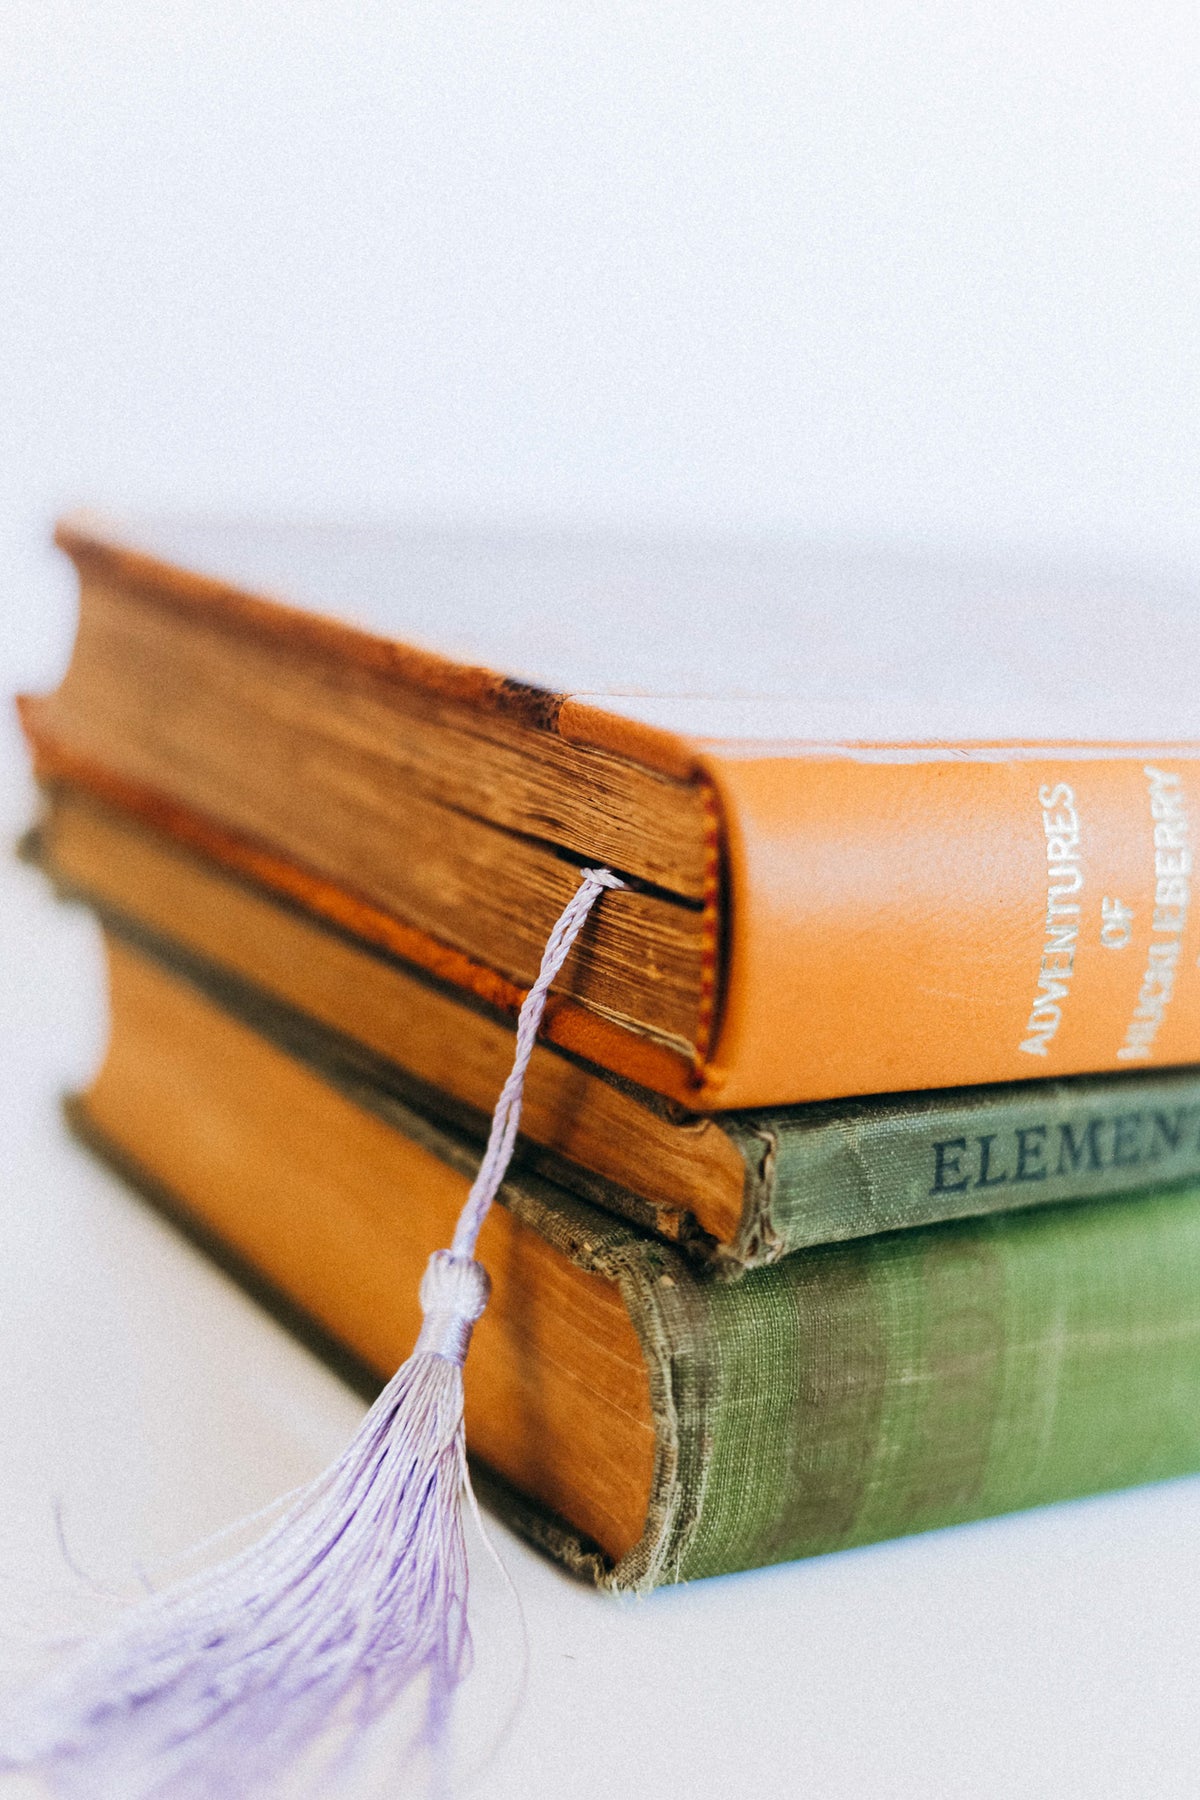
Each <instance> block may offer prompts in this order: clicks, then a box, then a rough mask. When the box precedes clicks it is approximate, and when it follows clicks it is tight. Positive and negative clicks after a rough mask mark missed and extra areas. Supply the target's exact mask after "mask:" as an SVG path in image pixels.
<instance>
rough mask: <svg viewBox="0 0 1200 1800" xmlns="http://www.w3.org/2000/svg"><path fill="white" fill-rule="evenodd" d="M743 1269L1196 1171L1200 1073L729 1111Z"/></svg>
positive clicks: (735, 1257) (1199, 1169) (737, 1261)
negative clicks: (814, 1248)
mask: <svg viewBox="0 0 1200 1800" xmlns="http://www.w3.org/2000/svg"><path fill="white" fill-rule="evenodd" d="M724 1124H725V1128H726V1129H727V1130H728V1132H729V1133H730V1135H731V1136H732V1137H733V1138H734V1139H735V1141H736V1142H737V1144H738V1147H739V1149H740V1150H741V1153H742V1157H743V1160H744V1162H745V1167H746V1187H745V1204H744V1209H743V1216H742V1223H741V1229H740V1231H739V1233H738V1236H737V1238H736V1239H735V1240H734V1242H733V1243H732V1244H731V1245H730V1246H729V1247H728V1250H727V1251H726V1253H725V1260H726V1261H727V1262H729V1263H732V1264H733V1265H735V1266H738V1267H754V1266H756V1265H759V1264H763V1263H767V1262H773V1261H776V1260H777V1259H778V1258H779V1257H781V1256H786V1255H788V1254H789V1253H790V1252H791V1251H793V1250H800V1249H804V1248H807V1247H808V1246H810V1245H814V1244H825V1243H837V1242H840V1241H842V1240H845V1239H848V1238H855V1237H867V1236H872V1235H874V1234H875V1233H877V1232H881V1231H896V1230H901V1229H907V1228H909V1227H912V1226H915V1225H930V1224H934V1223H937V1222H938V1221H940V1220H943V1219H956V1218H969V1217H974V1216H977V1215H979V1214H983V1213H991V1212H1000V1211H1009V1210H1012V1209H1014V1208H1023V1207H1027V1206H1033V1205H1047V1204H1054V1203H1056V1202H1059V1201H1064V1200H1082V1199H1094V1198H1097V1197H1098V1196H1100V1195H1105V1194H1122V1193H1126V1194H1127V1193H1132V1192H1135V1191H1137V1190H1138V1189H1139V1188H1143V1187H1163V1186H1166V1185H1167V1184H1168V1183H1171V1182H1183V1181H1196V1180H1200V1073H1198V1072H1197V1071H1196V1070H1195V1069H1193V1068H1185V1069H1177V1070H1168V1071H1166V1072H1163V1073H1156V1074H1153V1075H1115V1076H1114V1075H1098V1076H1078V1077H1075V1078H1074V1079H1072V1080H1069V1081H1030V1082H1014V1083H1011V1084H1008V1085H1004V1086H995V1087H982V1088H959V1089H955V1090H952V1091H949V1092H940V1093H927V1094H899V1095H891V1096H887V1097H884V1098H881V1099H871V1100H851V1101H842V1102H839V1103H837V1104H827V1105H821V1106H807V1107H793V1108H790V1109H787V1110H782V1111H778V1112H775V1113H760V1114H730V1115H727V1116H726V1118H725V1120H724Z"/></svg>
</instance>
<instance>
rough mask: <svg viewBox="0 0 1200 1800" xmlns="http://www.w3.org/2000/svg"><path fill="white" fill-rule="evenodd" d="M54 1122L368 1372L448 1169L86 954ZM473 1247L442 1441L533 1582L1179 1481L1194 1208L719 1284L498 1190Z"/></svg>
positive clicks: (141, 970) (276, 1028)
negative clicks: (537, 1545)
mask: <svg viewBox="0 0 1200 1800" xmlns="http://www.w3.org/2000/svg"><path fill="white" fill-rule="evenodd" d="M109 950H110V971H111V984H112V996H113V1020H114V1024H113V1036H112V1042H111V1045H110V1048H109V1052H108V1055H107V1058H106V1060H105V1063H104V1066H103V1068H102V1069H101V1071H100V1073H99V1075H98V1076H97V1078H96V1080H95V1082H94V1083H93V1085H92V1087H91V1089H90V1090H89V1092H88V1094H87V1095H86V1096H84V1098H83V1100H82V1101H81V1103H80V1106H79V1109H78V1117H79V1119H80V1121H81V1124H82V1127H83V1129H84V1130H85V1131H86V1132H87V1133H88V1134H89V1135H90V1136H91V1137H92V1138H93V1139H94V1140H96V1141H98V1142H99V1143H101V1144H102V1145H103V1146H105V1147H106V1148H107V1149H108V1151H109V1153H110V1154H112V1155H114V1156H116V1157H117V1158H118V1159H119V1160H120V1161H122V1162H123V1163H124V1165H125V1166H127V1167H129V1168H131V1169H132V1170H134V1171H135V1172H136V1173H137V1176H138V1179H139V1180H140V1181H141V1182H142V1183H143V1185H144V1186H147V1187H149V1188H151V1189H152V1190H154V1191H155V1192H157V1193H158V1194H159V1195H161V1196H166V1197H167V1199H168V1202H169V1204H170V1205H171V1206H172V1207H174V1208H176V1209H178V1210H180V1211H182V1212H183V1214H185V1215H186V1216H187V1217H188V1218H190V1219H191V1220H193V1221H197V1222H198V1223H199V1227H200V1228H201V1229H202V1230H203V1231H204V1232H205V1233H207V1234H209V1235H210V1236H212V1237H215V1238H216V1239H217V1240H219V1241H220V1242H221V1243H222V1244H223V1245H225V1246H228V1247H230V1248H231V1250H232V1253H233V1254H234V1256H235V1257H236V1258H238V1259H239V1260H240V1261H241V1262H242V1263H245V1264H249V1265H250V1266H252V1267H253V1268H254V1269H255V1270H256V1271H258V1272H259V1274H260V1275H262V1276H265V1278H266V1280H267V1281H268V1282H269V1283H270V1284H272V1286H273V1287H274V1288H275V1289H276V1290H280V1291H282V1292H283V1293H284V1294H285V1295H286V1296H287V1297H288V1299H289V1301H290V1302H291V1303H294V1304H295V1305H296V1306H298V1307H299V1308H300V1309H301V1310H302V1312H303V1313H304V1314H305V1315H306V1316H310V1317H313V1318H315V1319H316V1320H318V1321H319V1322H320V1324H321V1325H322V1326H323V1327H324V1328H325V1329H326V1330H327V1331H329V1332H331V1333H332V1334H333V1335H334V1336H335V1337H336V1338H337V1339H338V1340H339V1341H340V1342H342V1343H344V1344H347V1345H348V1346H349V1348H350V1350H351V1351H352V1352H353V1353H354V1355H355V1356H357V1357H359V1358H360V1359H361V1360H362V1361H363V1362H365V1363H366V1364H368V1365H369V1366H370V1367H371V1368H373V1369H375V1370H377V1371H378V1372H379V1373H380V1374H386V1373H388V1372H390V1370H391V1368H392V1367H393V1366H394V1364H395V1363H396V1362H397V1361H399V1360H400V1358H401V1357H402V1356H403V1355H404V1354H405V1353H406V1351H407V1348H408V1344H409V1342H410V1341H411V1335H412V1330H413V1325H414V1317H415V1300H414V1294H415V1287H416V1282H415V1279H414V1276H415V1275H416V1273H417V1272H418V1271H419V1270H420V1268H421V1266H422V1264H423V1261H424V1258H425V1256H426V1254H427V1251H428V1247H429V1245H431V1244H436V1243H437V1242H439V1241H440V1238H441V1237H442V1236H443V1235H444V1234H445V1228H446V1222H447V1219H449V1218H451V1217H452V1216H453V1213H454V1211H455V1208H456V1207H457V1205H458V1204H460V1203H461V1197H462V1193H463V1192H464V1191H465V1185H466V1183H467V1182H468V1180H469V1178H470V1173H471V1170H472V1168H473V1165H474V1162H475V1158H476V1155H477V1152H476V1150H475V1148H474V1147H473V1145H472V1144H471V1143H470V1142H469V1141H467V1140H466V1139H464V1138H463V1137H462V1136H461V1135H456V1134H454V1133H452V1132H450V1131H448V1130H447V1129H445V1128H444V1127H442V1126H438V1125H435V1124H432V1123H430V1122H429V1120H428V1119H427V1118H425V1117H423V1116H422V1115H420V1114H418V1113H416V1112H415V1111H413V1110H412V1109H411V1108H410V1107H408V1106H406V1105H405V1104H404V1103H403V1102H402V1101H401V1100H399V1099H398V1098H397V1097H396V1096H395V1095H394V1094H393V1093H389V1092H388V1091H386V1090H384V1089H382V1088H380V1087H378V1086H377V1085H375V1084H372V1083H371V1082H370V1081H368V1080H367V1079H365V1078H364V1077H363V1076H362V1075H361V1074H356V1073H355V1072H354V1071H353V1070H351V1069H350V1068H349V1067H348V1066H346V1065H344V1064H341V1065H339V1064H336V1063H326V1062H325V1061H324V1060H323V1059H322V1056H321V1052H320V1047H319V1045H318V1044H317V1042H316V1040H314V1039H313V1038H312V1036H311V1035H310V1033H309V1031H308V1028H307V1027H306V1026H305V1025H304V1024H303V1022H301V1021H289V1019H288V1018H287V1017H286V1016H285V1015H284V1014H283V1013H282V1012H281V1011H276V1012H274V1013H272V1014H268V1013H266V1012H265V1011H263V1010H261V1009H260V1010H259V1011H258V1012H256V1013H254V1014H253V1016H251V1015H250V1014H248V1013H246V1012H239V1010H238V1007H237V997H236V995H235V994H234V993H233V991H232V990H230V991H222V992H220V993H219V994H217V993H214V992H212V991H206V989H205V987H204V985H203V983H202V982H200V981H199V980H198V979H197V972H196V971H195V970H194V969H188V970H184V969H181V968H179V967H175V968H171V967H169V966H168V965H167V964H166V963H165V962H163V961H161V960H159V959H157V958H155V957H154V956H153V955H150V954H148V953H147V951H146V949H145V948H144V947H142V948H134V947H132V946H130V945H128V944H123V943H121V942H120V941H119V940H117V939H116V938H114V937H112V936H111V935H110V938H109ZM502 1199H503V1202H504V1205H503V1207H502V1208H498V1209H496V1211H495V1212H494V1213H493V1215H492V1216H491V1218H489V1221H488V1224H487V1227H486V1228H485V1237H484V1239H483V1240H482V1242H481V1255H482V1259H483V1260H484V1262H485V1263H486V1265H487V1266H488V1268H489V1271H490V1273H491V1276H492V1280H493V1286H494V1292H493V1300H492V1304H491V1306H490V1307H489V1309H488V1311H487V1312H486V1313H485V1315H484V1317H483V1319H482V1320H481V1321H480V1322H479V1326H478V1328H477V1338H476V1344H475V1348H474V1349H473V1352H472V1355H471V1358H470V1360H469V1362H468V1365H467V1371H466V1388H467V1428H468V1439H469V1442H470V1443H471V1445H472V1447H473V1449H474V1451H475V1453H476V1454H477V1456H479V1457H480V1458H481V1460H482V1461H483V1462H484V1463H485V1464H487V1465H488V1466H490V1467H491V1468H493V1469H494V1470H495V1471H496V1473H497V1475H498V1477H499V1480H500V1490H499V1491H501V1492H502V1493H504V1494H505V1495H507V1496H508V1500H507V1504H508V1505H509V1507H510V1510H511V1511H512V1513H513V1516H514V1517H515V1518H516V1519H517V1520H518V1522H519V1523H520V1524H521V1525H522V1526H523V1528H524V1529H525V1530H526V1531H528V1532H530V1533H531V1534H532V1535H533V1536H535V1537H536V1538H538V1539H539V1540H540V1541H541V1542H542V1543H543V1544H545V1545H546V1546H547V1547H548V1548H550V1549H552V1550H553V1551H554V1553H555V1554H557V1555H558V1556H559V1557H561V1558H562V1559H563V1560H564V1561H566V1562H568V1563H570V1564H571V1565H572V1566H574V1567H576V1568H577V1569H579V1570H581V1571H583V1572H586V1573H588V1574H590V1575H592V1576H593V1577H594V1578H596V1579H598V1580H601V1581H603V1582H606V1583H608V1584H610V1585H612V1586H614V1587H618V1588H642V1587H646V1586H651V1585H653V1584H655V1583H658V1582H664V1581H675V1580H685V1579H690V1578H692V1577H696V1576H705V1575H711V1574H717V1573H721V1572H725V1571H730V1570H734V1569H742V1568H747V1567H752V1566H756V1565H761V1564H764V1563H770V1562H774V1561H779V1560H783V1559H787V1558H792V1557H799V1556H809V1555H816V1554H821V1553H824V1552H827V1551H833V1550H838V1549H842V1548H845V1547H847V1546H850V1545H857V1544H865V1543H870V1542H872V1541H875V1540H878V1539H883V1538H888V1537H893V1536H897V1535H900V1534H904V1533H909V1532H916V1531H924V1530H929V1529H933V1528H936V1527H940V1526H945V1525H950V1524H954V1523H958V1522H961V1521H965V1520H970V1519H978V1518H981V1517H984V1516H987V1515H990V1514H996V1513H1002V1512H1007V1511H1010V1510H1014V1509H1017V1508H1023V1507H1030V1506H1036V1505H1041V1504H1044V1503H1047V1502H1051V1501H1058V1500H1063V1499H1066V1498H1069V1497H1072V1496H1076V1495H1082V1494H1086V1493H1091V1492H1094V1491H1096V1490H1100V1489H1108V1488H1118V1487H1124V1486H1128V1485H1131V1484H1135V1483H1139V1482H1145V1481H1151V1480H1158V1479H1162V1478H1165V1477H1169V1476H1175V1475H1180V1474H1183V1473H1185V1472H1188V1471H1191V1470H1194V1469H1197V1468H1200V1405H1198V1404H1197V1400H1198V1397H1200V1186H1196V1185H1191V1186H1176V1187H1174V1188H1170V1189H1168V1188H1155V1189H1152V1190H1149V1191H1145V1192H1142V1193H1140V1194H1137V1195H1135V1196H1130V1197H1123V1198H1108V1199H1103V1200H1096V1201H1093V1202H1091V1203H1088V1204H1064V1205H1056V1206H1041V1207H1036V1208H1030V1209H1026V1210H1021V1211H1007V1212H1003V1213H996V1214H991V1215H988V1216H986V1217H982V1218H976V1219H972V1220H964V1221H951V1222H946V1223H943V1224H940V1225H935V1226H929V1227H925V1228H920V1229H912V1230H908V1231H904V1232H890V1233H883V1234H880V1235H876V1236H873V1237H870V1238H861V1239H857V1240H854V1241H849V1242H844V1243H840V1244H833V1245H825V1246H822V1247H819V1248H813V1249H809V1250H805V1251H800V1252H797V1253H796V1254H794V1255H792V1256H790V1257H788V1258H787V1259H786V1260H784V1261H781V1262H779V1263H777V1264H775V1265H774V1266H772V1267H769V1268H765V1269H760V1270H757V1271H753V1272H750V1273H748V1274H747V1275H746V1276H745V1278H744V1279H743V1280H742V1281H740V1282H737V1283H730V1282H723V1281H720V1280H718V1279H716V1278H715V1277H714V1276H713V1275H712V1273H711V1272H709V1271H705V1270H704V1269H701V1268H698V1267H697V1266H696V1265H695V1264H694V1263H693V1262H692V1261H690V1260H688V1259H687V1258H685V1257H684V1256H682V1255H681V1254H680V1253H679V1252H678V1251H677V1250H675V1249H673V1248H672V1247H671V1246H670V1245H668V1244H666V1243H664V1242H662V1241H661V1240H659V1239H657V1238H655V1237H653V1236H651V1235H649V1234H647V1233H645V1232H642V1231H640V1230H638V1229H636V1228H635V1227H633V1226H632V1225H631V1224H629V1223H628V1222H623V1221H621V1220H619V1219H617V1218H615V1217H613V1216H611V1215H609V1214H606V1213H604V1212H601V1211H598V1210H596V1209H594V1208H592V1207H591V1206H589V1205H588V1204H587V1203H586V1202H585V1201H583V1200H581V1199H580V1198H579V1197H577V1196H574V1195H571V1194H568V1193H567V1192H565V1191H564V1190H563V1189H561V1188H560V1187H557V1186H555V1185H554V1184H552V1183H550V1182H548V1181H546V1180H545V1179H543V1178H541V1177H540V1176H538V1175H536V1174H534V1173H531V1172H529V1171H522V1172H519V1173H518V1174H516V1175H514V1176H513V1177H511V1178H510V1179H509V1181H508V1182H507V1183H506V1186H505V1189H504V1191H503V1194H502Z"/></svg>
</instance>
